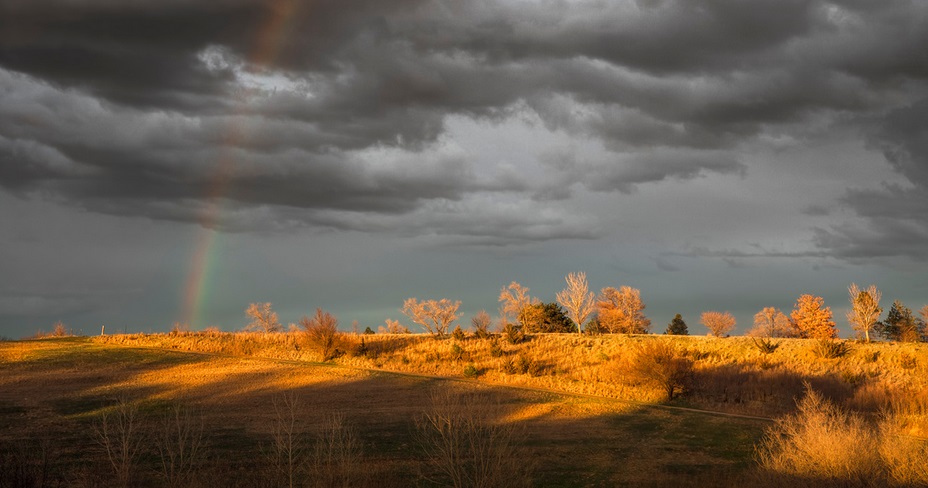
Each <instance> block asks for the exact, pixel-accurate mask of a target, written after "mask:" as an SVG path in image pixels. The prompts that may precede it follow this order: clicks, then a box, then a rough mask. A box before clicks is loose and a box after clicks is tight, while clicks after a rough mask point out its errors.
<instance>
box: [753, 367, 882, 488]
mask: <svg viewBox="0 0 928 488" xmlns="http://www.w3.org/2000/svg"><path fill="white" fill-rule="evenodd" d="M757 460H758V462H759V463H760V465H761V466H762V467H763V468H764V469H766V470H768V471H771V472H773V473H777V474H780V475H787V476H796V477H800V478H805V479H810V480H813V479H814V480H820V482H828V483H831V484H841V485H842V486H872V484H873V483H876V484H879V483H877V481H876V480H878V479H880V478H881V477H882V476H881V475H882V463H881V460H880V455H879V442H878V438H877V436H876V435H875V432H873V430H872V429H870V428H869V427H868V426H867V425H866V423H865V422H864V420H863V418H861V417H860V416H858V415H854V414H851V413H847V412H845V411H843V410H841V409H840V408H838V407H837V406H836V405H834V404H832V403H831V402H829V401H828V400H826V399H825V398H824V397H823V396H821V395H820V394H818V393H816V392H815V391H813V390H812V389H811V388H810V387H809V385H808V384H806V394H805V396H804V397H803V398H802V400H800V401H799V403H798V411H797V413H796V414H795V415H789V416H786V417H785V418H783V419H780V420H777V422H776V424H775V425H774V426H773V427H772V428H771V429H769V430H768V431H767V433H766V436H765V437H764V439H763V440H762V441H761V444H760V446H758V449H757Z"/></svg>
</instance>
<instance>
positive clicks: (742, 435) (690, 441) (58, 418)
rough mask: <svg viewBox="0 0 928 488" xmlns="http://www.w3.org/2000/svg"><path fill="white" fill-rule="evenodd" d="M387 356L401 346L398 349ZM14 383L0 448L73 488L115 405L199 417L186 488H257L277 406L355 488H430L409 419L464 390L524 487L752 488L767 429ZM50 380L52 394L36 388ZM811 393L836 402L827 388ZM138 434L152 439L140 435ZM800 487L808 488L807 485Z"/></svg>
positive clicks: (343, 386)
mask: <svg viewBox="0 0 928 488" xmlns="http://www.w3.org/2000/svg"><path fill="white" fill-rule="evenodd" d="M377 342H380V343H382V342H383V341H377ZM396 343H397V344H404V343H405V342H404V341H403V339H402V338H398V339H397V341H396ZM67 344H70V345H80V344H82V343H81V342H75V343H67ZM64 345H66V344H63V346H64ZM397 347H398V346H397ZM15 369H16V377H15V378H14V379H12V380H11V381H8V382H6V383H4V389H3V392H2V393H0V405H3V409H0V415H3V416H4V418H6V417H7V416H16V418H17V421H16V425H15V426H14V428H11V429H7V430H3V431H0V443H3V445H5V446H11V445H16V444H17V443H20V442H22V440H23V439H30V438H35V439H40V438H45V439H51V440H52V441H53V444H54V445H55V447H56V448H57V450H58V452H59V456H58V457H56V458H55V461H54V470H53V471H54V472H55V473H60V476H61V478H62V479H63V480H67V482H66V483H65V484H70V485H74V486H81V485H91V484H93V483H91V481H92V480H97V481H100V480H103V481H101V483H103V484H105V480H106V479H107V478H106V477H107V471H106V460H105V459H104V458H103V453H102V452H101V451H100V449H99V447H98V446H96V445H95V443H94V442H93V440H92V436H91V435H90V432H89V430H90V429H89V426H90V424H91V423H92V422H93V420H94V418H95V416H96V415H97V414H98V413H99V411H100V410H101V409H102V408H106V407H107V406H108V405H109V404H111V402H112V401H113V398H115V396H116V395H117V394H120V395H125V396H127V397H128V398H131V399H132V400H133V401H136V402H139V403H140V405H142V406H143V408H141V411H142V413H143V415H145V416H146V417H148V418H149V419H153V418H155V417H157V416H158V415H159V414H160V412H162V411H163V408H162V407H163V406H164V405H166V404H168V403H170V402H184V403H185V404H189V405H193V406H195V407H196V408H197V409H198V411H200V412H202V415H203V424H204V430H205V432H206V445H207V448H208V450H209V452H210V455H209V456H208V457H206V458H205V460H204V461H203V463H202V466H200V476H199V478H198V479H199V481H198V483H199V484H198V485H196V486H207V485H209V486H267V485H268V484H269V482H268V481H267V480H268V478H267V470H268V464H269V461H268V456H267V451H268V449H269V446H271V445H273V442H274V439H275V432H276V431H275V429H276V426H278V425H279V424H278V420H277V418H278V413H277V412H275V408H274V405H275V402H276V401H277V399H279V398H280V396H281V395H282V394H292V395H294V396H295V397H297V398H299V400H300V401H299V405H300V407H299V410H298V411H297V412H296V415H295V418H296V425H297V426H298V432H299V433H300V435H301V436H304V438H305V439H310V438H314V437H315V436H316V435H317V434H318V433H319V432H321V431H322V430H323V429H324V427H325V425H326V419H327V418H329V416H330V415H331V414H333V413H338V414H341V415H343V416H344V419H345V422H346V423H347V424H349V425H350V426H352V428H353V429H354V430H355V431H356V432H357V435H358V439H359V441H360V445H361V446H362V448H363V458H362V459H361V462H360V463H359V465H358V466H359V468H358V469H361V470H364V472H365V474H366V475H367V476H366V477H365V479H366V480H369V481H368V482H366V484H364V485H363V486H374V485H376V486H378V487H392V486H397V487H399V486H404V487H405V486H412V485H416V484H421V483H422V480H423V479H424V478H430V479H435V480H439V481H437V482H435V483H434V484H433V486H441V485H443V483H442V482H441V481H440V480H442V479H443V478H442V477H441V476H442V475H441V473H438V472H436V471H435V468H434V466H433V465H431V464H429V463H427V462H426V459H425V458H426V455H425V451H424V450H423V447H422V445H421V443H420V442H418V440H417V437H416V431H417V428H416V421H417V419H421V418H422V416H423V415H424V414H426V413H427V412H428V411H429V409H430V408H431V407H430V404H431V397H432V396H433V395H434V392H435V391H436V390H442V389H452V390H455V391H474V390H477V391H480V392H482V393H481V394H482V395H486V396H488V397H491V398H492V400H493V404H494V405H496V407H495V409H494V410H493V416H492V418H489V419H487V421H488V422H493V423H501V424H513V425H516V426H517V427H518V430H519V432H520V436H519V443H518V449H517V450H516V451H515V453H514V454H513V455H514V456H517V457H518V461H519V462H520V463H522V464H524V465H526V466H529V467H530V468H531V470H530V472H531V479H532V484H533V485H534V486H539V487H541V486H550V487H557V486H565V487H566V486H653V487H663V486H668V487H669V486H709V485H712V486H740V485H741V484H743V482H744V480H746V479H750V480H754V481H755V483H754V484H758V482H756V480H755V478H756V477H757V476H759V475H758V474H757V473H756V470H755V468H754V463H753V458H752V456H753V446H754V444H755V443H756V442H758V441H759V439H760V438H761V436H762V434H763V429H764V428H765V427H766V426H767V425H768V423H766V422H762V421H757V420H751V419H739V418H726V417H721V416H712V415H703V414H697V413H692V412H681V411H672V410H663V409H650V408H647V407H630V406H628V405H625V404H622V403H619V402H612V401H608V400H593V399H580V398H577V397H571V396H569V395H565V396H562V395H557V394H552V393H536V392H529V391H521V390H513V389H507V388H500V387H485V386H478V385H474V384H462V383H459V382H450V381H446V380H438V379H425V378H415V377H410V376H401V375H391V374H388V373H369V372H359V371H349V370H344V369H340V368H331V367H321V366H315V365H295V364H291V363H273V362H270V361H256V360H238V359H232V358H224V359H219V360H217V359H215V358H208V357H204V356H200V355H186V354H183V353H166V352H156V351H145V350H139V349H121V348H108V347H93V348H90V347H88V348H80V347H77V348H75V349H74V350H71V351H66V350H62V351H53V352H49V353H48V354H47V355H45V356H44V358H43V357H36V358H28V359H26V360H25V361H24V362H23V363H22V364H19V365H17V366H16V368H15ZM183 375H190V376H189V378H188V377H187V376H183ZM50 379H54V381H55V384H54V385H53V387H46V388H42V387H37V382H47V381H49V380H50ZM187 380H189V382H187V383H185V384H180V385H179V384H178V383H179V382H180V383H184V382H185V381H187ZM702 381H703V384H706V383H711V385H713V386H712V387H711V388H708V387H704V388H705V389H704V390H702V391H703V393H702V394H704V395H708V396H710V397H711V398H714V399H716V400H717V401H745V400H744V399H741V400H739V399H738V398H737V397H734V398H733V397H731V396H727V397H726V395H730V393H729V390H726V389H725V388H724V386H723V384H724V383H725V382H726V381H732V382H735V383H736V384H739V382H740V384H741V385H742V387H743V386H744V385H751V388H753V389H756V390H758V391H765V390H775V389H778V388H782V387H783V385H784V384H786V385H792V384H793V382H798V384H799V385H801V378H781V377H770V378H766V377H764V376H752V375H748V374H741V373H738V372H733V371H709V372H706V376H705V377H703V378H702ZM824 385H825V387H826V388H827V387H829V386H831V387H834V388H835V391H836V392H837V393H836V394H841V391H842V390H841V388H840V387H839V386H836V385H829V384H827V383H825V384H824ZM742 389H745V388H742ZM24 398H28V401H26V400H24ZM719 399H721V400H719ZM748 400H749V399H748ZM790 401H792V400H790ZM146 425H147V427H146V428H147V429H156V428H155V427H154V425H155V424H154V423H153V422H149V423H148V424H146ZM306 442H307V444H305V445H306V446H308V445H309V444H308V442H309V441H306ZM146 449H147V451H146V454H145V455H144V456H143V457H142V458H141V461H140V465H139V476H138V479H139V484H138V486H164V483H163V482H162V481H161V480H160V478H159V476H158V469H159V464H158V463H159V461H158V458H157V456H156V454H155V452H154V450H153V447H152V445H148V446H147V448H146ZM307 449H308V447H307ZM27 457H28V456H27ZM4 459H6V460H7V461H9V462H10V463H13V464H16V463H20V464H22V463H25V464H24V465H28V466H33V465H35V464H36V463H38V462H39V461H38V460H36V459H27V460H25V461H23V460H22V459H23V456H19V458H15V459H14V458H12V457H10V458H4ZM17 459H19V461H17ZM4 462H6V461H4ZM88 469H89V470H91V471H92V472H91V473H89V474H88V472H87V470H88ZM75 473H77V474H75ZM81 480H84V481H81ZM87 480H91V481H87ZM800 481H802V480H799V481H797V480H795V479H793V480H792V482H795V483H799V482H800ZM805 481H807V482H808V484H810V485H811V484H813V482H814V481H815V480H805ZM0 484H2V483H0ZM425 485H426V486H430V485H429V484H428V483H425ZM760 486H766V485H763V484H761V485H760ZM770 486H772V485H770ZM784 486H790V485H784ZM794 486H801V485H794Z"/></svg>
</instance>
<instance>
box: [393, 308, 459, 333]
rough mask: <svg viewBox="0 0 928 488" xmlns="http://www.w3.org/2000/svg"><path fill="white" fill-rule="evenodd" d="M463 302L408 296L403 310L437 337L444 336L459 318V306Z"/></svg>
mask: <svg viewBox="0 0 928 488" xmlns="http://www.w3.org/2000/svg"><path fill="white" fill-rule="evenodd" d="M460 306H461V302H460V300H459V301H456V302H452V301H451V300H448V299H447V298H442V299H441V300H423V301H422V302H419V301H418V300H417V299H415V298H407V299H406V301H405V302H403V309H402V310H401V311H402V312H403V313H404V314H406V316H407V317H409V318H410V319H411V320H412V321H413V322H415V323H417V324H419V325H421V326H422V327H423V328H425V330H426V331H427V332H429V333H430V334H434V335H435V336H436V337H444V336H445V335H446V334H447V333H448V327H449V326H450V325H451V323H452V322H454V321H455V320H457V319H458V307H460Z"/></svg>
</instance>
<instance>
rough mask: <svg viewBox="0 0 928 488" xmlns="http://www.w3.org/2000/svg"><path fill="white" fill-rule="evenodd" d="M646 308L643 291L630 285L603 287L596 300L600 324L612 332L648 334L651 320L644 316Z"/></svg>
mask: <svg viewBox="0 0 928 488" xmlns="http://www.w3.org/2000/svg"><path fill="white" fill-rule="evenodd" d="M644 308H645V305H644V302H642V301H641V291H640V290H638V289H636V288H632V287H630V286H623V287H621V288H620V289H618V290H616V289H615V288H612V287H611V286H610V287H606V288H603V289H602V290H601V291H600V292H599V297H597V301H596V313H597V317H598V319H599V325H600V326H602V327H604V328H605V329H606V330H608V331H609V332H612V333H623V334H647V333H648V331H649V330H650V329H651V320H650V319H648V318H647V317H645V316H644Z"/></svg>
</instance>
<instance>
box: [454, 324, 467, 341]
mask: <svg viewBox="0 0 928 488" xmlns="http://www.w3.org/2000/svg"><path fill="white" fill-rule="evenodd" d="M451 337H452V338H453V339H454V340H456V341H463V340H464V339H465V336H464V331H463V330H461V326H460V325H459V326H457V327H455V328H454V330H453V331H452V332H451Z"/></svg>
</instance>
